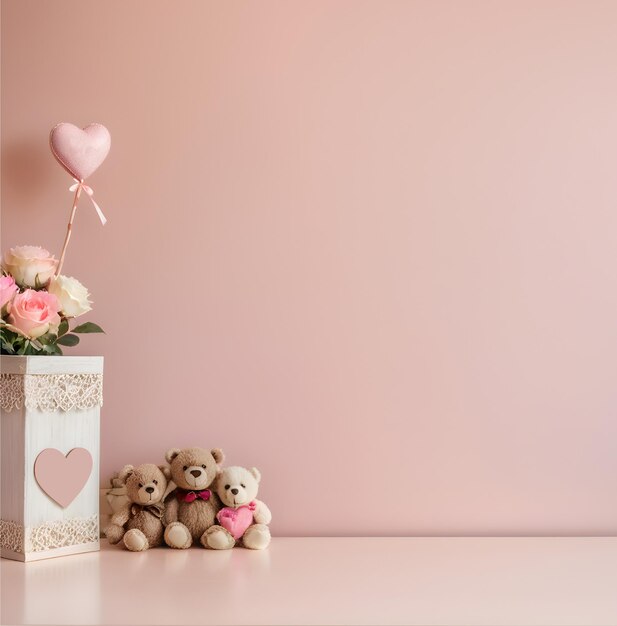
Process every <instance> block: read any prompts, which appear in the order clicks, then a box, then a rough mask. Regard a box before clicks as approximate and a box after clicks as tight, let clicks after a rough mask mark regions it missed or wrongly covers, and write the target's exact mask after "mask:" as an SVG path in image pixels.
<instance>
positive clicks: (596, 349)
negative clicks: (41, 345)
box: [2, 0, 617, 535]
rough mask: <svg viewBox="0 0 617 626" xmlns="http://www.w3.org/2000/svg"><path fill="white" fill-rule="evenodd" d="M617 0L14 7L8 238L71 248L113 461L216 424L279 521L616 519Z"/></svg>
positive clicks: (356, 526)
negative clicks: (95, 150)
mask: <svg viewBox="0 0 617 626" xmlns="http://www.w3.org/2000/svg"><path fill="white" fill-rule="evenodd" d="M616 31H617V3H615V2H588V1H580V2H561V1H560V2H546V1H545V2H534V3H531V2H523V3H519V2H491V1H487V2H475V1H473V2H472V1H466V2H428V1H426V2H414V1H411V0H408V1H404V2H394V1H388V2H382V1H377V0H375V1H373V2H362V1H349V2H343V1H329V2H309V1H298V2H285V1H278V2H277V1H265V2H240V1H238V2H217V3H212V2H205V1H201V0H200V1H190V2H189V1H185V2H175V3H170V2H163V1H150V2H136V1H134V0H133V1H126V0H123V1H122V2H119V1H111V2H110V1H105V2H103V1H92V2H80V1H78V0H56V1H55V2H37V1H32V0H19V1H17V0H4V1H3V3H2V131H3V132H2V244H3V247H7V246H10V245H17V244H23V243H32V244H41V245H44V246H47V247H49V248H50V249H51V250H54V251H56V253H59V250H60V247H61V244H62V239H63V235H64V229H65V222H66V219H67V217H68V211H69V208H70V201H71V195H70V193H69V192H68V190H67V187H68V185H69V183H70V178H69V177H68V176H67V175H66V174H65V173H64V171H63V170H62V169H61V168H60V167H59V166H58V165H57V164H56V163H55V162H54V160H53V158H52V157H51V154H50V152H49V150H48V147H47V135H48V132H49V130H50V128H51V127H52V126H53V124H55V123H56V122H58V121H71V122H74V123H77V124H79V125H85V124H87V123H89V122H91V121H99V122H102V123H104V124H105V125H107V126H108V128H109V129H110V131H111V133H112V140H113V142H112V151H111V154H110V157H109V159H108V161H107V162H106V163H105V164H104V165H103V166H102V167H101V169H100V170H99V171H98V172H97V173H96V174H95V175H94V176H93V177H92V179H91V181H90V182H91V184H92V185H93V187H94V188H95V191H96V198H97V199H98V201H99V202H100V204H101V206H102V207H103V210H104V211H105V213H106V214H107V217H108V218H109V223H108V225H107V226H106V227H104V228H103V227H101V226H100V224H99V223H98V221H97V218H96V215H95V213H94V211H93V210H92V207H91V206H90V205H89V204H87V203H86V202H83V203H82V205H81V207H80V210H79V213H78V216H77V223H76V227H75V231H74V238H73V241H72V243H71V247H70V249H69V254H68V258H67V263H66V266H65V269H66V273H69V274H74V275H76V276H77V277H78V278H79V279H80V280H82V281H83V282H84V283H85V284H86V285H88V287H89V288H90V290H91V291H92V294H93V297H94V300H95V306H96V308H95V312H94V313H93V314H92V315H90V316H89V319H92V320H95V321H98V322H100V323H101V324H102V325H103V326H104V327H105V328H106V330H107V335H106V336H105V337H91V338H88V339H87V341H85V342H84V343H83V345H82V346H80V347H79V350H75V352H74V354H99V353H100V354H104V355H105V358H106V379H105V407H104V410H103V419H102V452H103V457H102V459H103V460H102V463H103V466H102V472H103V474H102V475H103V476H107V475H109V473H111V472H112V471H113V470H114V469H117V468H119V467H120V466H121V465H123V464H124V463H127V462H131V463H134V464H137V463H141V462H146V461H162V459H163V453H164V451H165V450H166V449H167V448H169V447H171V446H189V445H204V446H210V447H212V446H220V447H222V448H223V449H224V450H225V452H226V454H227V457H228V462H229V463H230V464H246V465H249V466H250V465H256V466H257V467H259V468H260V469H261V470H262V472H263V476H264V480H263V487H262V492H261V493H262V496H263V499H264V500H266V501H267V502H268V503H269V504H270V505H271V508H272V509H273V511H274V519H275V521H274V523H273V527H274V531H275V532H276V533H279V534H291V535H294V534H328V535H338V534H442V533H443V534H450V533H455V534H525V533H531V534H561V533H564V534H579V533H580V534H614V533H615V530H616V528H617V498H616V497H615V494H616V493H617V420H616V413H617V385H616V384H615V373H616V357H615V354H616V352H615V350H616V346H617V323H616V320H617V273H616V269H615V267H616V263H615V251H616V249H617V207H616V205H617V203H616V199H617V177H616V176H615V169H616V163H617V159H616V156H617V154H616V149H615V146H616V145H617V73H616V70H615V59H616V58H617V38H615V32H616Z"/></svg>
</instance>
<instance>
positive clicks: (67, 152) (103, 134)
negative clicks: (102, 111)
mask: <svg viewBox="0 0 617 626" xmlns="http://www.w3.org/2000/svg"><path fill="white" fill-rule="evenodd" d="M49 145H50V147H51V151H52V153H53V155H54V156H55V157H56V159H57V160H58V163H60V165H62V167H63V168H64V169H65V170H66V171H67V172H68V173H69V174H70V175H71V176H73V178H76V179H77V180H78V181H79V180H85V179H86V178H88V177H89V176H91V175H92V174H94V172H96V170H97V169H98V168H99V167H100V165H101V163H103V161H104V160H105V159H106V158H107V155H108V154H109V148H110V147H111V135H110V134H109V131H108V130H107V129H106V128H105V126H103V125H102V124H88V126H86V127H85V128H84V129H83V130H82V129H81V128H79V127H78V126H75V125H74V124H68V123H67V122H62V123H61V124H56V126H54V127H53V128H52V129H51V133H50V134H49Z"/></svg>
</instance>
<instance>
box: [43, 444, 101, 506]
mask: <svg viewBox="0 0 617 626" xmlns="http://www.w3.org/2000/svg"><path fill="white" fill-rule="evenodd" d="M91 472H92V455H91V454H90V453H89V452H88V450H86V449H85V448H73V449H72V450H71V451H70V452H69V453H68V454H67V455H66V456H64V454H62V452H60V450H56V448H46V449H45V450H42V451H41V452H40V453H39V455H38V456H37V457H36V460H35V461H34V477H35V478H36V482H37V483H38V484H39V487H40V488H41V489H42V490H43V491H44V492H45V493H46V494H47V495H48V496H49V497H50V498H51V499H52V500H55V501H56V502H57V503H58V504H59V505H60V506H61V507H62V508H66V507H67V506H68V505H69V504H71V502H73V500H75V498H76V497H77V496H78V495H79V492H80V491H81V490H82V489H83V488H84V485H85V484H86V482H87V481H88V478H90V473H91Z"/></svg>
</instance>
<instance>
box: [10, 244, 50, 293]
mask: <svg viewBox="0 0 617 626" xmlns="http://www.w3.org/2000/svg"><path fill="white" fill-rule="evenodd" d="M2 266H3V267H4V270H5V271H6V273H7V274H10V275H11V276H12V277H13V278H14V279H15V282H16V283H17V284H18V285H20V286H21V287H43V286H44V285H46V284H47V283H48V282H49V280H50V279H51V277H52V276H53V275H54V272H55V271H56V267H57V266H58V261H57V259H54V257H53V255H51V254H49V252H48V251H47V250H45V248H41V247H40V246H16V247H15V248H11V249H10V250H8V251H7V252H6V253H5V254H4V262H3V264H2Z"/></svg>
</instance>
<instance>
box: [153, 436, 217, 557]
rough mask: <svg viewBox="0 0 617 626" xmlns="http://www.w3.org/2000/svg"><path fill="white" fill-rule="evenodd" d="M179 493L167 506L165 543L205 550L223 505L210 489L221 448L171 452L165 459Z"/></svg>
mask: <svg viewBox="0 0 617 626" xmlns="http://www.w3.org/2000/svg"><path fill="white" fill-rule="evenodd" d="M165 458H166V459H167V462H168V463H169V464H170V471H171V479H172V480H173V482H174V483H175V484H176V485H177V489H176V490H175V491H174V492H173V494H171V495H170V497H169V498H168V499H167V501H166V503H165V524H166V528H165V543H166V544H167V545H168V546H169V547H170V548H177V549H179V550H183V549H186V548H190V547H191V545H193V543H194V542H201V544H202V545H203V546H204V548H205V547H207V546H206V543H205V537H206V531H207V530H208V528H210V527H211V526H212V524H214V523H215V521H216V514H217V513H218V511H219V509H220V508H221V503H220V501H219V498H218V496H217V495H216V493H215V492H214V491H211V490H210V489H208V487H210V485H212V483H213V482H214V479H215V478H216V476H217V474H218V473H219V471H220V464H221V463H222V462H223V459H224V458H225V455H224V454H223V451H222V450H220V449H219V448H213V449H212V450H204V449H203V448H186V449H184V450H180V449H178V448H172V449H171V450H169V451H168V452H167V454H166V455H165Z"/></svg>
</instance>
